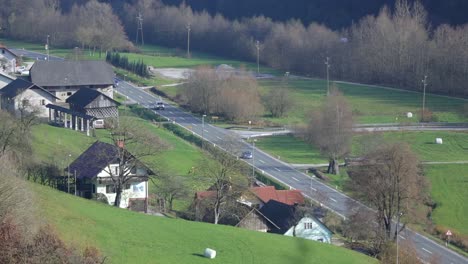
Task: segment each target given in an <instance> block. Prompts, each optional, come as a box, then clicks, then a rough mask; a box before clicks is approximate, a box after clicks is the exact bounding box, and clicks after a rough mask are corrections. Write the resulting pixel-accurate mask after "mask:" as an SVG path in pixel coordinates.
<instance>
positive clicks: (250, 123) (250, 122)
mask: <svg viewBox="0 0 468 264" xmlns="http://www.w3.org/2000/svg"><path fill="white" fill-rule="evenodd" d="M251 125H252V121H250V120H249V130H250V129H251Z"/></svg>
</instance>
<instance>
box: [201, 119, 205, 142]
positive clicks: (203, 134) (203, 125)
mask: <svg viewBox="0 0 468 264" xmlns="http://www.w3.org/2000/svg"><path fill="white" fill-rule="evenodd" d="M205 117H206V115H202V118H201V120H202V132H201V133H202V136H201V137H202V150H204V149H205Z"/></svg>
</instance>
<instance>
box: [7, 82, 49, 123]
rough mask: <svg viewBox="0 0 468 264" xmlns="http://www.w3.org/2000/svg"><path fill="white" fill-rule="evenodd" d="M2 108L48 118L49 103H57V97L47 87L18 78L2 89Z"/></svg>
mask: <svg viewBox="0 0 468 264" xmlns="http://www.w3.org/2000/svg"><path fill="white" fill-rule="evenodd" d="M0 98H1V99H0V108H1V109H2V110H6V111H9V112H12V113H15V114H16V115H20V114H21V112H23V113H24V111H27V112H30V113H35V114H36V115H37V116H38V117H42V118H47V117H48V116H49V111H48V109H47V108H46V105H47V104H51V103H55V101H56V100H57V97H55V96H54V95H53V94H51V93H49V91H47V90H46V89H44V88H42V87H40V86H38V85H35V84H33V83H31V82H28V81H26V80H23V79H20V78H18V79H16V80H13V81H12V82H10V83H9V84H8V85H7V86H5V87H3V88H2V89H0Z"/></svg>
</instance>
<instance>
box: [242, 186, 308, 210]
mask: <svg viewBox="0 0 468 264" xmlns="http://www.w3.org/2000/svg"><path fill="white" fill-rule="evenodd" d="M250 190H251V191H252V192H253V193H254V194H255V195H256V196H257V197H258V198H259V199H260V200H262V202H264V203H267V202H268V201H269V200H275V201H278V202H281V203H284V204H288V205H294V204H296V203H297V204H304V196H303V195H302V193H301V191H299V190H276V189H275V187H274V186H265V187H253V188H251V189H250Z"/></svg>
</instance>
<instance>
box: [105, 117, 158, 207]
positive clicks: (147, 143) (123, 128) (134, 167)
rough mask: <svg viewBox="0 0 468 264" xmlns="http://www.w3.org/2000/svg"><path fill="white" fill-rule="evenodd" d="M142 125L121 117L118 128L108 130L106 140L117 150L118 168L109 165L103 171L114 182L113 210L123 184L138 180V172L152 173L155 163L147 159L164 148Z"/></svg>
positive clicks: (117, 204) (116, 160) (120, 194)
mask: <svg viewBox="0 0 468 264" xmlns="http://www.w3.org/2000/svg"><path fill="white" fill-rule="evenodd" d="M142 125H143V124H142V123H139V122H138V121H137V120H135V119H132V118H127V117H121V118H120V120H119V124H118V126H117V127H115V128H113V129H111V130H110V134H109V139H110V140H111V141H112V143H113V144H115V145H116V146H117V149H118V151H117V153H115V156H116V157H115V162H117V164H118V166H117V168H112V167H111V164H109V165H108V166H107V167H106V168H105V171H106V172H107V173H108V174H109V175H110V178H111V179H112V182H113V183H114V188H115V193H116V196H115V202H114V206H116V207H119V206H120V201H121V197H122V191H123V189H124V187H125V185H126V184H127V183H128V182H130V181H131V180H132V179H135V178H137V177H139V175H138V169H140V168H142V167H143V168H144V167H146V169H149V167H151V169H152V170H153V172H154V166H156V164H148V162H150V160H149V159H148V158H149V157H151V156H154V155H156V154H158V153H161V152H162V151H163V150H165V149H166V148H167V144H166V143H165V142H163V141H162V140H161V139H160V138H159V137H158V136H156V135H155V134H154V133H152V132H150V131H148V130H147V129H144V128H143V127H142ZM102 155H109V153H102ZM143 162H146V163H147V165H146V164H144V163H143Z"/></svg>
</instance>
